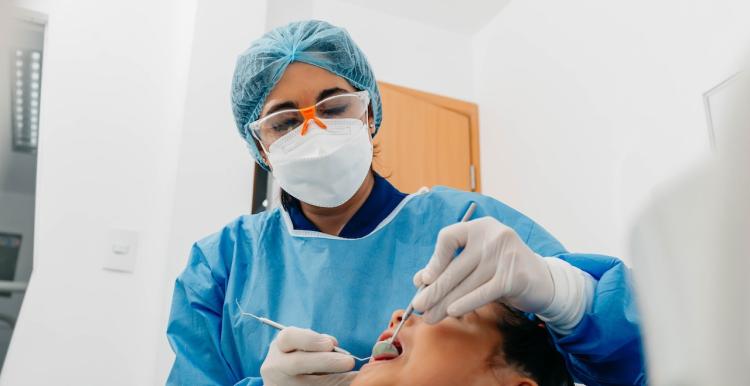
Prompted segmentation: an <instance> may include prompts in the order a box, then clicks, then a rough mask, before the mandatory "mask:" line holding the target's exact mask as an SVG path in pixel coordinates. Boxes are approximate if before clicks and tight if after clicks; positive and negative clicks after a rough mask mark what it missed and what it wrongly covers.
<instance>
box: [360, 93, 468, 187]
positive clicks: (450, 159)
mask: <svg viewBox="0 0 750 386" xmlns="http://www.w3.org/2000/svg"><path fill="white" fill-rule="evenodd" d="M378 85H379V87H380V93H381V96H382V98H383V122H382V124H381V126H380V131H379V132H378V135H377V136H376V137H375V144H376V146H377V147H376V152H377V153H376V155H375V161H374V167H375V170H376V171H377V172H378V173H380V174H381V175H382V176H384V177H386V178H388V180H389V181H391V183H392V184H394V186H396V188H398V189H399V190H401V191H402V192H406V193H413V192H416V191H417V190H419V188H421V187H423V186H426V187H429V188H432V187H433V186H436V185H444V186H450V187H453V188H457V189H461V190H466V191H479V189H480V185H479V138H478V136H479V127H478V122H477V120H478V114H477V113H478V109H477V106H476V104H473V103H469V102H464V101H459V100H456V99H452V98H447V97H443V96H439V95H434V94H429V93H425V92H421V91H417V90H412V89H408V88H405V87H400V86H395V85H392V84H388V83H383V82H381V83H379V84H378Z"/></svg>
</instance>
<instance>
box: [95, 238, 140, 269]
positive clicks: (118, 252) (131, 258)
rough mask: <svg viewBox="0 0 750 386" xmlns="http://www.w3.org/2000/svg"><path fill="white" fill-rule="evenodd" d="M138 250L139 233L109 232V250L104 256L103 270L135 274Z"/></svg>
mask: <svg viewBox="0 0 750 386" xmlns="http://www.w3.org/2000/svg"><path fill="white" fill-rule="evenodd" d="M137 250H138V233H137V232H134V231H129V230H123V229H112V230H110V232H109V249H108V250H107V253H106V254H105V256H104V264H103V268H104V269H107V270H111V271H120V272H133V271H134V270H135V259H136V253H137Z"/></svg>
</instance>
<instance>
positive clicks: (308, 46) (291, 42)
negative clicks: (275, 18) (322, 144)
mask: <svg viewBox="0 0 750 386" xmlns="http://www.w3.org/2000/svg"><path fill="white" fill-rule="evenodd" d="M295 61H297V62H303V63H307V64H312V65H314V66H318V67H320V68H323V69H325V70H328V71H330V72H332V73H333V74H335V75H338V76H340V77H342V78H344V79H346V80H347V81H349V83H350V84H351V85H352V86H353V87H354V88H356V89H358V90H367V91H368V92H369V93H370V105H371V106H372V113H373V118H375V133H377V129H378V128H380V122H381V121H382V119H383V118H382V113H383V109H382V106H381V102H380V91H379V90H378V84H377V83H376V82H375V75H374V74H373V73H372V69H371V68H370V64H369V63H368V62H367V58H366V57H365V54H364V53H363V52H362V51H361V50H360V49H359V47H357V45H356V44H355V43H354V41H353V40H352V38H351V37H350V36H349V33H348V32H346V30H345V29H343V28H339V27H336V26H333V25H331V24H328V23H326V22H324V21H319V20H305V21H298V22H294V23H290V24H287V25H285V26H283V27H278V28H275V29H273V30H271V31H269V32H267V33H266V34H265V35H263V36H262V37H261V38H260V39H258V40H255V41H254V42H253V43H252V44H251V45H250V48H248V49H247V50H246V51H245V52H243V53H242V54H241V55H240V56H239V58H237V64H236V66H235V69H234V77H233V78H232V111H233V112H234V120H235V124H236V125H237V129H238V130H239V132H240V135H241V136H242V138H244V139H245V141H246V142H247V145H248V148H250V152H251V153H252V154H253V156H255V160H256V161H257V162H258V164H260V165H261V166H262V167H263V168H265V169H266V170H268V165H266V163H265V161H263V158H262V157H261V155H260V151H259V149H258V147H257V145H256V144H255V141H254V140H253V137H252V135H251V134H250V133H249V130H248V129H247V124H249V123H251V122H254V121H255V120H257V119H258V117H259V116H260V111H261V110H262V109H263V104H264V103H265V101H266V97H268V94H269V93H270V92H271V89H273V87H274V86H275V85H276V83H277V82H278V81H279V79H281V76H282V75H283V74H284V71H285V70H286V67H287V66H288V65H289V63H292V62H295ZM374 135H375V134H373V136H374Z"/></svg>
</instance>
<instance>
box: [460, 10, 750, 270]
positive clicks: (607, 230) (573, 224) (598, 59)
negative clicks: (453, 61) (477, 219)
mask: <svg viewBox="0 0 750 386" xmlns="http://www.w3.org/2000/svg"><path fill="white" fill-rule="evenodd" d="M748 14H750V5H748V3H747V2H741V1H730V0H722V1H715V0H702V1H693V2H683V1H678V0H672V1H659V2H653V1H646V0H641V1H630V2H625V3H612V2H608V3H606V4H604V3H602V2H601V1H596V0H581V1H574V2H559V1H553V0H525V1H513V2H511V3H510V4H509V5H508V6H507V7H506V8H505V9H504V10H503V11H502V12H501V13H500V14H499V15H498V16H497V17H496V18H495V20H493V21H492V22H491V23H490V24H489V25H487V26H486V27H485V28H484V29H483V30H482V31H481V32H480V33H479V34H477V35H476V36H475V38H474V50H475V56H474V64H475V73H474V76H475V80H474V86H475V96H476V100H477V101H478V103H479V105H480V114H481V145H482V148H481V154H482V166H483V168H482V171H483V175H482V178H483V180H482V181H483V183H484V192H485V193H486V194H489V195H494V196H497V197H499V198H501V199H503V200H506V201H507V202H509V203H511V204H512V205H514V206H515V207H517V208H518V209H520V210H522V211H524V212H526V213H527V214H529V215H530V216H532V217H534V218H535V219H537V220H538V221H539V222H541V223H542V224H543V225H545V226H546V227H547V228H548V229H549V230H550V231H551V232H552V233H553V234H555V235H556V236H557V237H558V238H560V240H561V241H563V243H564V244H566V245H567V246H568V248H569V249H572V250H577V251H592V252H602V253H610V254H615V255H620V256H622V255H623V254H624V251H625V241H626V238H625V235H626V232H627V227H626V225H625V224H626V223H627V221H628V219H629V218H630V217H631V216H632V214H633V212H634V211H635V209H636V208H637V206H638V204H639V203H640V202H641V201H642V199H643V198H644V196H646V195H647V194H648V191H649V190H650V188H651V187H652V186H653V185H654V183H656V182H657V181H659V180H660V179H661V178H662V177H663V176H665V175H668V174H670V173H672V172H673V171H675V170H677V169H680V168H681V167H683V166H684V165H686V164H689V161H690V160H691V159H693V158H695V157H696V156H698V155H700V154H701V153H703V152H705V151H706V149H707V146H708V142H707V139H708V136H707V132H706V125H705V116H704V110H703V105H702V99H701V94H702V93H703V92H705V91H707V90H708V89H710V88H711V87H712V86H714V85H715V84H717V83H718V82H719V81H721V80H722V79H723V78H725V77H727V76H729V75H730V74H731V73H732V71H735V70H736V68H734V67H733V62H734V60H735V59H736V58H737V57H738V55H739V54H740V53H741V51H742V48H743V47H749V46H750V45H748V43H750V40H748V36H749V34H748V32H749V31H748V24H747V20H746V18H745V16H746V15H748Z"/></svg>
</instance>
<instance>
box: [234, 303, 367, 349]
mask: <svg viewBox="0 0 750 386" xmlns="http://www.w3.org/2000/svg"><path fill="white" fill-rule="evenodd" d="M234 301H235V303H237V308H239V310H240V315H242V316H249V317H251V318H253V319H255V320H257V321H259V322H261V323H263V324H265V325H267V326H271V327H273V328H275V329H277V330H283V329H285V328H286V327H287V326H285V325H283V324H281V323H279V322H276V321H273V320H271V319H268V318H264V317H262V316H258V315H255V314H251V313H249V312H245V311H244V310H243V309H242V306H240V301H239V300H238V299H235V300H234ZM333 351H335V352H337V353H339V354H344V355H348V356H350V357H352V358H354V359H356V360H358V361H360V362H364V361H367V360H370V358H371V357H366V358H360V357H358V356H356V355H354V354H352V353H350V352H349V351H346V350H344V349H343V348H341V347H338V346H335V347H334V348H333Z"/></svg>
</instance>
